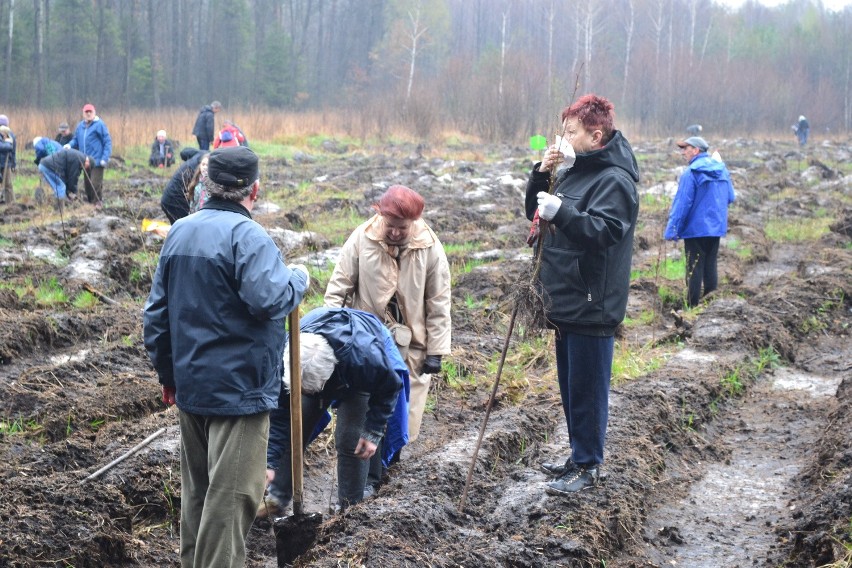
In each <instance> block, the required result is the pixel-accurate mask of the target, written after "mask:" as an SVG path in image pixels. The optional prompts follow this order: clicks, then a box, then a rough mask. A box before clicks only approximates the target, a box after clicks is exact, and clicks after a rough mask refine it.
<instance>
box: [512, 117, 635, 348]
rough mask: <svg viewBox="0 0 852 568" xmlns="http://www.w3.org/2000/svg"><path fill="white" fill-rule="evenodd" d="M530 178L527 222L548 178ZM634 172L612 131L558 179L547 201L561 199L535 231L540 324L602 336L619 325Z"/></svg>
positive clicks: (628, 152)
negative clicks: (542, 311)
mask: <svg viewBox="0 0 852 568" xmlns="http://www.w3.org/2000/svg"><path fill="white" fill-rule="evenodd" d="M539 165H540V164H536V165H535V167H534V168H533V171H532V173H531V174H530V179H529V182H528V184H527V194H526V202H525V206H526V215H527V218H528V219H530V220H532V219H533V217H534V215H535V212H536V209H537V208H538V200H537V197H536V196H537V194H538V192H540V191H548V186H549V180H550V174H549V173H542V172H539V171H538V167H539ZM637 181H639V167H638V165H637V163H636V157H635V156H634V155H633V149H632V148H631V147H630V143H629V142H628V141H627V140H626V139H625V138H624V136H623V135H622V134H621V132H620V131H615V133H614V135H613V137H612V139H611V140H610V141H609V143H607V145H606V146H604V147H603V148H601V149H599V150H594V151H592V152H587V153H583V154H578V155H577V161H576V162H575V163H574V166H573V167H572V168H571V169H570V170H568V171H567V172H563V173H561V174H559V177H558V178H557V180H556V182H555V183H556V187H555V194H556V195H557V196H558V197H559V198H560V199H561V200H562V206H561V207H560V208H559V210H558V211H557V212H556V216H555V217H554V218H553V220H552V221H551V224H552V225H553V226H554V227H555V228H556V231H555V232H554V233H551V232H550V230H542V233H541V237H540V238H539V241H538V246H543V247H544V251H543V254H542V266H541V274H540V276H539V281H540V285H541V286H542V287H543V288H544V290H545V292H546V293H545V305H546V311H547V318H548V320H549V322H550V324H551V325H552V327H556V328H558V329H560V330H563V331H565V332H568V333H577V334H581V335H592V336H598V337H609V336H612V335H614V333H615V328H616V327H618V324H619V323H621V321H622V320H623V319H624V314H625V312H626V309H627V293H628V290H629V288H630V264H631V260H632V256H633V232H634V229H635V227H636V217H637V215H638V213H639V199H638V195H637V193H636V182H637Z"/></svg>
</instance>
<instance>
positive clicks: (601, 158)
mask: <svg viewBox="0 0 852 568" xmlns="http://www.w3.org/2000/svg"><path fill="white" fill-rule="evenodd" d="M611 166H616V167H618V168H621V169H622V170H624V171H625V172H627V174H628V175H629V176H630V177H631V178H632V179H633V181H634V182H637V181H639V164H638V163H637V162H636V156H634V155H633V150H632V148H631V147H630V144H629V143H628V142H627V139H625V138H624V135H623V134H622V133H621V131H620V130H616V131H615V132H614V133H613V135H612V139H610V141H609V142H607V143H606V145H605V146H604V147H603V148H599V149H597V150H592V151H591V152H583V153H580V154H577V160H576V161H575V162H574V166H573V167H572V168H571V169H570V170H567V171H565V172H563V173H562V174H561V175H560V179H559V180H558V181H561V178H562V177H564V176H565V175H567V174H568V172H569V171H576V172H582V171H585V170H591V171H600V170H603V169H605V168H608V167H611ZM558 181H557V183H558Z"/></svg>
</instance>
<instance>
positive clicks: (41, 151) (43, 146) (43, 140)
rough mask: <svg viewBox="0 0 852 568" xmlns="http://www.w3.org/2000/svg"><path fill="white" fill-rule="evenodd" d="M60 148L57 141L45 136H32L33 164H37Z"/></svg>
mask: <svg viewBox="0 0 852 568" xmlns="http://www.w3.org/2000/svg"><path fill="white" fill-rule="evenodd" d="M61 149H62V146H61V145H60V144H59V142H57V141H55V140H51V139H50V138H47V137H46V136H36V137H35V138H33V150H34V151H35V165H39V164H40V163H41V161H42V160H43V159H45V158H46V157H48V156H50V155H51V154H55V153H57V152H58V151H60V150H61Z"/></svg>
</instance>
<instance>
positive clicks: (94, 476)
mask: <svg viewBox="0 0 852 568" xmlns="http://www.w3.org/2000/svg"><path fill="white" fill-rule="evenodd" d="M165 431H166V429H165V428H160V429H159V430H157V431H156V432H154V433H153V434H151V435H150V436H148V437H147V438H145V439H144V440H142V441H141V442H139V443H138V444H136V445H135V446H133V447H132V448H130V449H129V450H127V452H125V453H124V454H123V455H122V456H121V457H118V458H116V459H114V460H112V461H111V462H109V463H108V464H106V465H105V466H103V467H102V468H101V469H99V470H98V471H96V472H95V473H93V474H91V475H89V476H88V477H86V478H84V479H83V480H82V481H81V482H80V483H85V482H87V481H91V480H93V479H97V478H98V477H100V476H101V475H103V473H104V472H106V471H109V470H110V469H112V468H114V467H115V466H117V465H118V464H120V463H121V462H123V461H124V460H126V459H127V458H129V457H130V456H132V455H133V454H135V453H136V452H138V451H139V450H141V449H142V448H144V447H145V446H147V445H148V444H150V443H151V442H152V441H153V440H154V439H155V438H156V437H157V436H159V435H161V434H162V433H163V432H165Z"/></svg>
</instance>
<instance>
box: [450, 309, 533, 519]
mask: <svg viewBox="0 0 852 568" xmlns="http://www.w3.org/2000/svg"><path fill="white" fill-rule="evenodd" d="M518 307H519V304H517V303H516V304H515V307H514V308H513V309H512V317H511V318H510V319H509V331H508V333H506V340H505V341H504V342H503V351H502V352H501V353H500V364H499V365H498V366H497V377H496V378H495V379H494V386H493V387H492V388H491V396H490V397H488V404H487V405H486V406H485V417H484V418H483V419H482V426H480V427H479V438H477V440H476V447H475V448H474V449H473V458H471V460H470V467H469V468H468V470H467V479H466V480H465V482H464V490H463V491H462V496H461V499H460V500H459V508H458V510H459V512H462V511H464V505H465V502H466V501H467V491H468V489H469V488H470V482H471V480H472V479H473V469H474V467H475V466H476V457H477V456H478V455H479V448H480V446H481V445H482V437H483V435H484V434H485V426H486V425H487V424H488V417H489V416H490V415H491V407H492V406H494V398H495V397H496V396H497V387H498V386H499V385H500V377H501V376H502V375H503V363H505V362H506V353H508V351H509V341H510V340H511V339H512V332H513V331H514V329H515V318H516V317H517V315H518Z"/></svg>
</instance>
